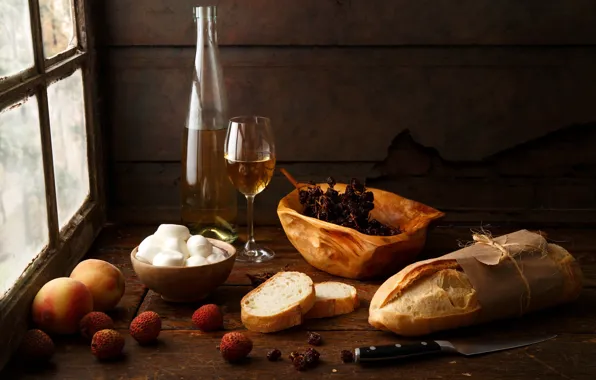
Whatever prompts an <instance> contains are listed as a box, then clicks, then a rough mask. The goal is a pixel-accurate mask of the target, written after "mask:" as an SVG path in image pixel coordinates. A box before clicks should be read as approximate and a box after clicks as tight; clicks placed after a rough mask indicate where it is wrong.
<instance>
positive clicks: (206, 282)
mask: <svg viewBox="0 0 596 380" xmlns="http://www.w3.org/2000/svg"><path fill="white" fill-rule="evenodd" d="M208 240H209V241H210V242H211V244H213V245H214V246H215V247H218V248H221V249H223V250H225V251H226V252H227V253H228V255H229V257H228V258H227V259H225V260H223V261H220V262H218V263H215V264H209V265H202V266H196V267H157V266H153V265H151V264H146V263H144V262H142V261H140V260H137V258H136V254H137V250H138V247H136V248H135V249H134V250H133V251H132V252H131V254H130V260H131V262H132V267H133V269H134V271H135V273H136V274H137V276H138V277H139V280H141V282H142V283H143V284H145V285H146V286H147V287H148V288H149V289H151V290H153V291H154V292H156V293H159V294H160V295H161V298H163V299H164V300H165V301H169V302H194V301H199V300H201V299H203V298H205V297H207V296H208V295H209V294H210V293H211V292H213V291H214V290H215V288H217V287H218V286H220V285H221V284H223V283H224V282H226V280H227V279H228V276H229V275H230V273H231V272H232V268H233V267H234V262H235V261H236V248H234V247H233V246H232V245H231V244H228V243H225V242H223V241H220V240H216V239H208Z"/></svg>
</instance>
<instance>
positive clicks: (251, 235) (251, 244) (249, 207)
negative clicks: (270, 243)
mask: <svg viewBox="0 0 596 380" xmlns="http://www.w3.org/2000/svg"><path fill="white" fill-rule="evenodd" d="M254 202H255V196H254V195H247V196H246V203H247V204H246V211H247V223H248V240H247V241H246V245H245V246H244V248H246V250H247V251H252V250H254V249H255V248H256V245H257V243H256V242H255V231H254V217H253V215H254V213H253V208H254V207H253V205H254Z"/></svg>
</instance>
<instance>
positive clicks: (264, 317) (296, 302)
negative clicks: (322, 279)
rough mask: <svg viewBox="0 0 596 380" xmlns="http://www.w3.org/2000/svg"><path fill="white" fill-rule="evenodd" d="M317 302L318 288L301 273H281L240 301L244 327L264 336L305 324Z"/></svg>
mask: <svg viewBox="0 0 596 380" xmlns="http://www.w3.org/2000/svg"><path fill="white" fill-rule="evenodd" d="M314 303H315V286H314V284H313V281H312V279H311V278H310V277H308V276H307V275H305V274H304V273H300V272H279V273H277V274H275V275H274V276H273V277H271V278H270V279H268V280H267V281H265V282H264V283H262V284H261V285H259V286H258V287H257V288H256V289H254V290H252V291H251V292H250V293H248V294H247V295H245V296H244V297H243V298H242V300H241V301H240V307H241V314H240V315H241V319H242V323H243V324H244V326H245V327H246V328H247V329H249V330H251V331H257V332H262V333H270V332H275V331H280V330H284V329H287V328H290V327H292V326H296V325H300V324H302V321H303V320H304V314H306V313H307V312H308V311H309V310H310V309H311V308H312V307H313V305H314Z"/></svg>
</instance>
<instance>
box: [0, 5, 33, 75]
mask: <svg viewBox="0 0 596 380" xmlns="http://www.w3.org/2000/svg"><path fill="white" fill-rule="evenodd" d="M29 67H33V42H32V41H31V20H30V16H29V1H28V0H0V78H3V77H5V76H9V75H12V74H17V73H18V72H20V71H23V70H25V69H27V68H29Z"/></svg>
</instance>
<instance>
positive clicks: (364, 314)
mask: <svg viewBox="0 0 596 380" xmlns="http://www.w3.org/2000/svg"><path fill="white" fill-rule="evenodd" d="M305 272H306V273H307V274H308V271H305ZM319 279H320V280H319V281H342V282H346V283H347V282H349V281H345V280H344V279H341V278H337V277H333V276H319ZM352 285H354V286H356V288H357V289H358V295H359V297H360V299H361V301H362V302H361V305H360V307H359V308H358V309H357V310H356V311H355V312H353V313H350V314H346V315H341V316H337V317H333V318H322V319H312V320H308V321H306V322H305V323H304V324H303V325H301V326H298V327H296V329H298V330H304V331H309V330H320V331H337V330H341V331H343V330H350V331H360V330H362V331H373V330H375V328H374V327H372V326H371V325H369V324H368V322H367V321H368V308H369V305H370V300H371V299H372V297H373V295H374V293H375V292H376V290H377V288H378V286H379V285H373V284H366V283H360V284H358V283H353V284H352ZM250 290H252V287H251V286H222V287H219V288H218V289H217V290H216V291H215V292H214V293H213V294H212V295H211V296H209V298H207V299H205V300H204V301H203V302H198V303H188V304H175V303H170V302H165V301H163V300H162V299H161V297H160V296H159V294H156V293H154V292H153V291H149V293H148V294H147V296H146V297H145V298H144V300H143V304H142V305H141V307H140V308H139V312H143V311H148V310H151V311H155V312H157V313H158V314H159V315H163V316H165V318H164V320H163V327H162V328H163V329H164V330H192V329H195V327H194V326H193V324H192V321H191V317H192V314H193V312H194V311H195V310H197V309H198V308H199V307H200V306H201V305H203V304H209V303H214V304H216V305H218V306H220V307H221V308H222V310H224V312H225V314H224V327H225V329H226V330H244V326H243V325H242V321H241V318H240V300H241V299H242V297H243V296H244V295H245V294H246V293H248V292H249V291H250ZM595 314H596V290H595V289H593V288H587V289H585V290H584V292H583V293H582V295H581V297H580V298H579V299H578V300H577V301H576V302H574V303H571V304H568V305H563V306H560V307H557V308H554V309H550V310H543V311H540V312H538V313H535V314H531V315H527V316H524V317H523V318H521V319H512V320H507V321H499V322H495V323H489V324H486V325H484V326H482V327H473V328H467V329H462V331H463V332H464V333H468V330H470V331H480V330H483V329H484V330H493V329H498V328H499V326H506V327H507V328H509V329H511V330H512V331H527V330H530V329H535V331H541V332H545V333H549V334H560V333H571V334H592V333H594V331H596V321H595V320H594V318H592V316H593V315H595Z"/></svg>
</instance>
